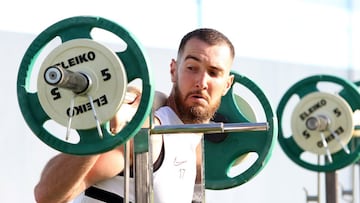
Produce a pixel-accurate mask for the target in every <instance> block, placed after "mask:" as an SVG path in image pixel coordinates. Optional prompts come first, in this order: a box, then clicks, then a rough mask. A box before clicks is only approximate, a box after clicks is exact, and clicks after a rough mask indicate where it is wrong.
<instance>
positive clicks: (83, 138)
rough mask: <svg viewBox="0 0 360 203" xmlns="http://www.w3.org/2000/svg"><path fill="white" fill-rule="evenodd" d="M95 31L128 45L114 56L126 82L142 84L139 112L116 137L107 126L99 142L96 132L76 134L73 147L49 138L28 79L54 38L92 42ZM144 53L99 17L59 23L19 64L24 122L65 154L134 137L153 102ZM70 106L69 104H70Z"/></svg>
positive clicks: (125, 33)
mask: <svg viewBox="0 0 360 203" xmlns="http://www.w3.org/2000/svg"><path fill="white" fill-rule="evenodd" d="M94 28H98V29H102V30H106V31H109V32H111V33H113V34H115V35H116V36H118V37H119V38H120V39H122V40H123V41H124V42H125V43H126V44H127V49H126V50H124V51H121V52H116V55H117V56H118V57H119V59H120V60H121V62H122V63H123V65H124V67H125V69H126V76H127V79H128V82H131V81H133V80H135V79H141V81H142V96H141V101H140V105H139V108H138V111H137V112H136V113H135V115H134V117H133V118H132V120H131V121H130V122H129V123H128V125H126V127H124V128H123V129H122V130H121V131H120V132H119V133H118V134H116V135H112V134H111V133H110V132H109V131H108V130H107V129H106V124H103V125H102V131H103V135H104V137H103V138H102V139H101V138H100V137H99V135H98V131H97V129H96V128H93V129H86V130H77V132H78V134H79V136H80V141H79V142H78V143H76V144H74V143H69V142H66V141H63V140H61V139H59V138H57V137H56V136H54V135H53V134H51V133H50V132H49V131H48V130H47V129H46V128H45V127H44V123H45V122H46V121H48V120H50V117H49V116H48V115H47V114H46V113H45V111H44V110H43V108H42V107H41V105H40V102H39V100H38V96H37V92H35V93H33V92H31V91H30V88H29V83H30V75H31V73H32V71H33V66H34V63H35V61H36V60H37V58H38V56H39V54H40V53H41V52H42V49H43V48H44V47H45V46H46V45H47V44H48V43H49V42H50V41H51V40H53V39H54V38H56V37H59V38H60V39H61V41H62V43H65V42H67V41H70V40H74V39H92V37H91V31H92V30H93V29H94ZM143 50H144V49H143V48H142V47H141V46H140V43H138V41H137V40H136V38H135V37H134V36H133V35H132V34H131V33H130V32H129V31H127V30H126V29H124V28H123V27H121V26H120V25H118V24H116V23H114V22H112V21H109V20H107V19H104V18H100V17H92V16H77V17H72V18H68V19H64V20H62V21H59V22H57V23H55V24H53V25H52V26H50V27H48V28H47V29H46V30H44V31H43V32H41V33H40V34H39V35H38V36H37V37H36V38H35V39H34V41H33V42H32V43H31V44H30V46H29V47H28V49H27V50H26V52H25V54H24V57H23V59H22V61H21V64H20V68H19V71H18V77H17V96H18V102H19V106H20V109H21V112H22V114H23V117H24V119H25V121H26V122H27V124H28V126H29V127H30V128H31V130H32V131H33V133H34V134H35V135H36V136H37V137H38V138H39V139H40V140H42V141H43V142H45V143H46V144H47V145H49V146H51V147H52V148H54V149H56V150H59V151H61V152H64V153H68V154H76V155H88V154H97V153H101V152H105V151H109V150H111V149H113V148H115V147H117V146H119V145H121V144H123V143H124V142H126V141H127V140H128V139H129V138H131V137H133V136H134V135H135V134H136V133H137V132H138V131H139V130H140V128H141V127H142V124H143V123H144V122H145V119H146V117H147V116H148V115H149V114H150V111H151V107H152V103H153V99H154V85H153V84H154V83H153V78H152V76H151V75H150V73H151V71H149V66H148V62H147V59H146V57H145V55H144V51H143ZM69 103H70V101H69Z"/></svg>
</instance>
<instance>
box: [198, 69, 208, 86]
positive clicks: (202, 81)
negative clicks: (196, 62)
mask: <svg viewBox="0 0 360 203" xmlns="http://www.w3.org/2000/svg"><path fill="white" fill-rule="evenodd" d="M209 79H210V77H209V75H208V74H207V73H206V72H202V73H199V74H198V75H197V80H196V87H197V88H199V89H207V87H208V80H209Z"/></svg>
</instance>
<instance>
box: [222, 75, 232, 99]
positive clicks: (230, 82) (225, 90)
mask: <svg viewBox="0 0 360 203" xmlns="http://www.w3.org/2000/svg"><path fill="white" fill-rule="evenodd" d="M233 82H234V75H229V77H228V78H227V81H226V85H225V88H224V92H223V95H222V96H224V95H225V94H226V93H227V92H228V91H229V89H230V87H231V85H232V84H233Z"/></svg>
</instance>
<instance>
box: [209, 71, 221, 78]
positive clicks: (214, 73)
mask: <svg viewBox="0 0 360 203" xmlns="http://www.w3.org/2000/svg"><path fill="white" fill-rule="evenodd" d="M209 75H211V76H213V77H216V76H218V75H219V73H218V72H216V71H209Z"/></svg>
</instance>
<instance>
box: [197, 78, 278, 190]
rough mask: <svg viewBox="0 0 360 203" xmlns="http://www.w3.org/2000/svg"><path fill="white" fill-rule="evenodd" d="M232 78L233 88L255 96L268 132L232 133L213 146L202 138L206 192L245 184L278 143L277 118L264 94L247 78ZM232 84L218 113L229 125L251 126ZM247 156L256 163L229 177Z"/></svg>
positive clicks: (265, 162)
mask: <svg viewBox="0 0 360 203" xmlns="http://www.w3.org/2000/svg"><path fill="white" fill-rule="evenodd" d="M232 74H234V76H235V78H234V84H236V83H238V84H241V85H242V86H244V87H245V88H247V89H249V90H250V91H251V92H252V93H253V94H254V95H255V96H256V98H257V100H258V101H259V103H260V104H261V106H262V108H263V112H264V114H265V117H266V122H267V123H268V124H269V130H267V131H252V132H231V133H228V134H227V136H226V137H225V138H224V139H223V140H221V142H213V141H210V140H208V139H206V138H205V142H204V145H205V187H206V188H207V189H213V190H221V189H226V188H232V187H236V186H239V185H241V184H243V183H245V182H248V181H249V180H250V179H251V178H253V177H255V176H256V175H257V174H258V173H259V172H260V171H261V170H262V169H263V168H264V166H265V165H266V164H267V162H268V160H269V158H270V156H271V153H272V149H273V146H274V143H275V142H276V139H277V138H276V137H277V131H278V127H277V118H276V116H275V113H274V112H273V110H272V107H271V105H270V103H269V101H268V99H267V97H266V96H265V94H264V93H263V92H262V90H261V89H260V88H259V87H258V86H257V85H256V84H255V83H254V82H252V81H251V80H250V79H248V78H247V77H245V76H242V75H240V74H238V73H236V72H232ZM234 84H233V86H232V87H231V89H230V90H229V92H228V93H227V94H226V95H225V96H224V97H223V98H222V101H221V105H220V108H219V110H218V111H217V113H219V114H221V115H223V116H224V117H225V120H227V121H228V122H231V123H244V122H254V121H249V120H248V118H247V115H246V114H247V113H246V112H248V110H242V107H240V106H238V105H237V104H238V102H237V100H239V99H238V98H237V96H236V94H235V93H234ZM240 103H241V102H240ZM257 110H259V109H257ZM250 112H251V111H250ZM250 117H252V116H250ZM248 153H256V154H257V155H258V157H257V159H256V160H255V161H254V162H253V163H252V165H251V166H250V167H248V168H247V169H246V170H245V171H244V172H242V173H240V174H238V175H236V176H234V177H232V176H230V175H229V171H230V168H231V167H232V166H233V164H234V163H236V162H237V160H238V158H240V157H242V156H243V155H247V154H248Z"/></svg>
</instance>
